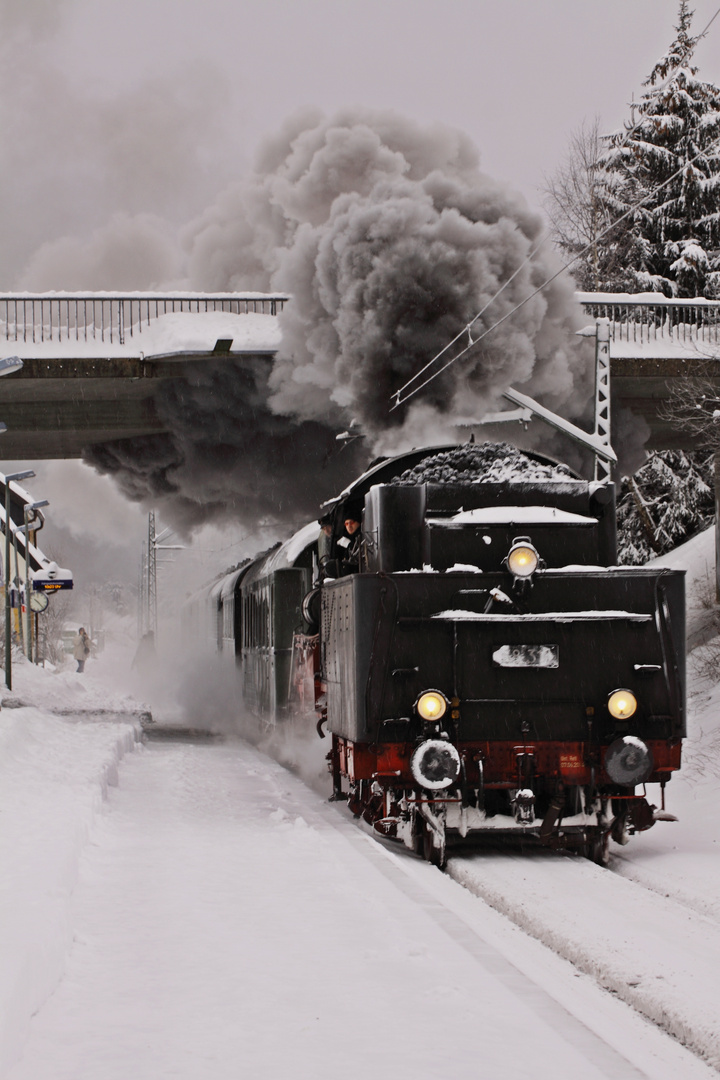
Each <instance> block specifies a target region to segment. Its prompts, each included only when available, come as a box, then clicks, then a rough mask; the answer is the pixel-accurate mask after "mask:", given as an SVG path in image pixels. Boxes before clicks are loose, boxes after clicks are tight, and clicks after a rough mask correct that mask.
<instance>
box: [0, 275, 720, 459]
mask: <svg viewBox="0 0 720 1080" xmlns="http://www.w3.org/2000/svg"><path fill="white" fill-rule="evenodd" d="M577 299H578V301H579V303H580V305H582V309H583V310H584V311H585V313H586V315H588V316H589V317H590V318H591V319H593V320H594V319H596V318H609V319H610V323H611V346H610V370H611V390H612V398H613V403H614V406H615V407H618V406H624V407H626V408H629V409H631V410H632V412H633V413H634V414H635V415H637V416H642V417H643V418H644V419H645V421H646V422H647V424H648V426H649V427H650V432H651V434H650V439H649V442H648V444H647V445H648V448H651V449H661V448H670V447H688V448H690V447H691V446H692V443H691V442H690V441H689V440H688V439H687V438H686V437H684V436H683V434H682V433H681V432H678V431H676V430H674V429H673V428H672V427H671V426H670V425H669V424H668V422H667V421H665V420H664V419H663V418H662V416H660V415H659V409H660V407H661V405H662V403H663V402H665V401H666V400H667V398H668V394H669V388H670V387H671V386H672V384H673V382H674V381H676V380H678V379H684V378H687V377H693V376H699V377H703V378H709V379H711V380H712V381H713V382H714V383H715V385H716V386H717V387H718V391H719V392H720V362H719V360H718V358H719V357H720V302H718V301H708V300H692V301H690V300H681V301H676V300H669V299H666V298H665V297H658V296H656V295H654V294H650V295H648V296H617V295H606V294H594V293H579V294H577ZM286 301H287V297H286V296H283V295H280V294H263V293H245V294H237V293H219V294H199V293H192V294H191V293H168V294H160V293H126V294H110V293H95V294H79V293H48V294H34V295H33V294H29V293H26V294H17V295H8V294H0V342H1V343H2V348H3V352H2V353H1V354H0V355H5V356H10V355H17V356H20V357H21V358H22V360H23V362H24V367H23V369H22V371H19V372H16V373H15V374H12V375H7V376H5V377H4V378H2V379H0V420H2V421H3V423H5V424H6V425H7V429H8V430H7V432H6V433H5V434H4V435H3V436H2V443H0V445H1V446H2V450H3V456H4V457H5V458H6V459H10V460H16V459H22V458H31V459H41V458H66V457H79V456H80V455H81V454H82V450H83V447H85V446H87V445H88V444H91V443H97V442H108V441H112V440H114V439H120V438H133V437H137V436H142V435H150V434H154V433H158V432H162V431H163V430H164V425H163V423H162V420H161V418H160V417H159V416H158V411H157V408H156V396H157V392H158V389H159V387H160V386H161V385H162V383H163V382H165V381H167V380H169V379H177V378H184V377H186V376H187V375H188V373H189V371H190V370H191V369H190V367H189V366H188V365H191V364H192V362H193V361H198V362H210V361H212V362H222V361H223V358H227V357H241V358H246V359H253V358H264V359H266V360H268V359H269V358H270V357H272V356H273V355H274V354H275V352H276V350H277V348H278V346H279V343H280V328H279V325H278V319H277V316H278V314H279V313H280V312H281V311H282V309H283V306H284V304H285V303H286ZM588 329H589V332H591V333H594V322H593V326H592V327H590V328H588ZM716 372H717V374H716Z"/></svg>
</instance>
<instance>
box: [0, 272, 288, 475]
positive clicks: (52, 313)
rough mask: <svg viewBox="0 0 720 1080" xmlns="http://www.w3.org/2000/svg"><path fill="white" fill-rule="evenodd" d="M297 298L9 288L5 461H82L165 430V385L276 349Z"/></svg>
mask: <svg viewBox="0 0 720 1080" xmlns="http://www.w3.org/2000/svg"><path fill="white" fill-rule="evenodd" d="M286 301H287V297H286V296H283V295H278V294H266V293H252V292H248V293H242V294H239V293H213V294H209V293H208V294H205V293H202V294H200V293H180V292H176V293H122V294H120V293H60V292H56V293H44V294H29V293H19V294H13V295H9V294H0V356H2V357H6V356H19V357H20V358H21V359H22V361H23V368H22V370H21V371H19V372H16V373H14V374H12V375H7V376H5V378H4V379H0V420H1V421H2V422H3V423H4V424H5V425H6V426H7V431H6V433H5V434H4V435H3V436H2V444H0V445H1V446H2V453H3V458H4V459H5V460H17V459H22V458H26V459H33V460H40V459H43V458H76V457H80V456H81V454H82V450H83V447H85V446H88V445H90V444H92V443H102V442H111V441H114V440H116V439H128V438H137V437H138V436H142V435H151V434H156V433H158V432H162V431H163V430H164V425H163V423H162V420H161V419H160V418H159V417H158V414H157V410H156V408H155V397H156V394H157V391H158V388H159V386H160V385H161V384H162V383H163V382H164V381H165V380H168V379H179V378H183V377H185V376H187V374H188V371H189V366H190V365H192V364H193V363H194V362H198V361H199V362H202V361H207V360H209V359H213V360H221V359H222V358H226V357H229V356H234V357H242V358H244V359H248V360H250V359H253V358H262V359H264V360H266V361H268V360H269V359H271V358H272V356H273V355H274V354H275V352H276V350H277V347H278V344H279V340H280V331H279V327H278V323H277V315H278V313H279V312H280V311H282V308H283V305H284V304H285V303H286Z"/></svg>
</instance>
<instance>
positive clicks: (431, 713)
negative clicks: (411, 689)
mask: <svg viewBox="0 0 720 1080" xmlns="http://www.w3.org/2000/svg"><path fill="white" fill-rule="evenodd" d="M447 707H448V700H447V698H446V697H445V695H444V694H441V693H440V691H439V690H424V691H423V693H422V694H421V695H420V697H419V698H418V699H417V701H416V702H415V708H416V709H417V712H418V715H419V716H421V717H422V719H423V720H430V721H432V720H442V718H443V716H444V715H445V713H446V711H447Z"/></svg>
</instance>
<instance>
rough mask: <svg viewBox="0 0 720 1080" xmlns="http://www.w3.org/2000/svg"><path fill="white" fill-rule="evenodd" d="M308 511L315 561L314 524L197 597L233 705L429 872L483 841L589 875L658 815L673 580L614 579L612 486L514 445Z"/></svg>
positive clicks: (443, 460) (407, 474) (659, 576)
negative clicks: (653, 796) (581, 860)
mask: <svg viewBox="0 0 720 1080" xmlns="http://www.w3.org/2000/svg"><path fill="white" fill-rule="evenodd" d="M323 512H324V515H325V516H324V518H323V520H324V521H325V522H327V523H328V525H329V528H328V529H327V532H328V533H329V534H330V535H329V536H325V537H324V539H323V541H322V543H321V554H322V566H321V565H320V563H319V559H318V546H317V541H318V533H319V532H320V527H319V526H318V525H317V524H313V525H311V526H308V527H306V528H305V529H304V530H302V531H301V532H300V533H298V534H296V536H295V537H293V538H292V539H291V540H290V541H288V542H287V543H286V544H283V545H280V546H279V547H277V548H276V549H274V550H272V551H271V552H269V553H266V554H265V555H264V556H261V557H260V558H259V559H257V560H255V561H254V562H252V563H250V564H249V565H248V566H247V567H244V568H242V569H240V570H236V571H235V572H234V573H233V575H231V576H230V577H228V578H226V579H223V580H222V581H220V582H218V583H216V585H215V586H214V589H213V591H212V594H211V596H210V597H209V602H210V604H211V607H212V610H211V616H212V619H213V620H214V626H215V627H216V632H215V636H216V641H217V643H218V646H219V647H220V648H221V649H223V650H224V651H225V652H226V653H227V654H228V655H229V656H230V657H231V658H232V660H233V662H234V663H237V664H238V665H239V667H240V676H241V685H242V697H243V700H244V703H245V706H246V707H248V708H249V709H250V710H252V712H253V713H254V714H255V715H256V716H258V717H259V718H260V720H261V722H262V723H263V724H264V725H275V724H288V723H294V724H310V723H312V724H316V725H317V727H318V730H319V732H320V734H322V735H324V734H325V730H327V732H328V734H329V735H330V736H331V748H330V753H329V755H328V760H329V764H330V771H331V774H332V784H333V797H334V798H337V799H347V801H348V805H349V807H350V809H351V810H352V812H353V813H354V814H356V815H358V816H360V815H361V816H363V817H364V818H365V819H366V820H367V821H368V822H369V823H370V824H371V825H372V827H373V828H374V829H375V830H376V831H377V832H378V833H380V834H381V835H383V836H388V837H394V838H396V839H397V840H399V841H402V842H404V843H405V844H406V845H407V846H408V847H409V848H411V849H412V850H413V851H416V852H418V853H420V854H423V855H424V856H425V857H426V858H428V859H430V860H431V861H433V862H435V863H437V864H439V865H442V864H443V863H444V861H445V858H446V849H447V843H448V840H450V841H451V842H453V841H454V840H455V839H456V838H458V839H462V838H466V837H469V836H473V835H477V834H482V833H485V834H487V833H492V834H493V835H500V834H515V835H518V834H521V835H522V836H524V837H526V838H530V837H532V838H534V839H535V841H536V842H540V843H543V844H546V845H550V846H553V847H564V848H570V849H574V850H577V851H580V852H582V853H583V854H585V855H587V856H588V857H590V858H593V859H595V860H596V861H599V862H604V861H606V859H607V853H608V844H609V839H610V837H612V838H614V839H615V840H616V841H618V842H620V843H624V842H626V841H627V839H628V837H629V836H630V835H631V834H632V833H634V832H638V831H642V830H644V829H647V828H649V827H650V826H651V825H652V824H653V823H654V821H655V820H656V819H658V818H662V817H665V818H669V817H670V815H669V814H667V813H666V812H665V784H666V783H667V781H668V780H669V779H670V777H671V774H672V772H673V771H674V770H676V769H678V768H679V767H680V756H681V742H682V738H683V736H684V735H685V669H684V657H685V631H684V622H685V600H684V574H683V573H681V572H679V571H672V570H666V569H654V568H652V567H640V568H634V567H633V568H626V567H618V566H616V565H615V563H616V529H615V495H614V488H613V485H612V484H607V483H599V482H588V481H586V480H583V479H582V478H580V477H579V476H578V475H577V474H575V473H573V472H572V471H571V470H570V469H568V468H567V467H566V466H563V465H559V464H558V463H557V462H554V461H552V460H551V459H549V458H546V457H543V456H541V455H538V454H534V453H529V452H520V451H518V450H516V449H515V448H513V447H510V446H508V445H507V444H489V443H486V444H478V445H474V444H467V445H465V446H461V447H441V448H437V447H436V448H430V449H425V450H420V451H413V452H412V453H409V454H404V455H400V456H398V457H395V458H392V459H385V460H381V461H379V462H378V463H376V464H375V465H374V466H373V467H372V468H371V469H370V470H369V471H368V472H367V473H365V474H364V475H363V476H362V477H360V478H359V479H358V480H357V481H356V482H355V483H353V484H352V485H351V486H350V487H349V488H348V489H347V490H346V491H344V492H343V493H342V494H341V495H340V496H339V497H338V498H337V499H335V500H332V501H331V502H330V503H328V504H326V505H325V506H324V507H323ZM348 517H354V518H356V519H358V520H361V529H360V533H359V536H360V542H359V544H356V545H355V548H356V552H357V561H356V563H355V564H352V563H348V561H347V560H346V559H345V558H344V557H343V547H342V542H343V538H344V533H345V528H344V524H343V523H344V522H345V520H346V518H348ZM345 542H346V546H347V538H345ZM649 783H654V784H659V785H660V800H659V801H660V806H659V808H658V807H656V806H654V805H651V804H650V803H649V802H648V799H647V791H646V785H647V784H649Z"/></svg>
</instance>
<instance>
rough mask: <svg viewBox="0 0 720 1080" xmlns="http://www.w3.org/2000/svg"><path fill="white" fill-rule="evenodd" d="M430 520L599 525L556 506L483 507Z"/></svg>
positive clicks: (482, 523)
mask: <svg viewBox="0 0 720 1080" xmlns="http://www.w3.org/2000/svg"><path fill="white" fill-rule="evenodd" d="M430 520H431V521H432V524H433V525H505V524H511V525H515V524H517V525H597V518H594V517H585V516H584V515H583V514H572V513H570V511H569V510H558V508H557V507H556V506H481V507H478V508H477V509H476V510H462V511H461V512H460V513H459V514H453V516H452V517H450V518H438V519H437V520H434V519H430Z"/></svg>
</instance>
